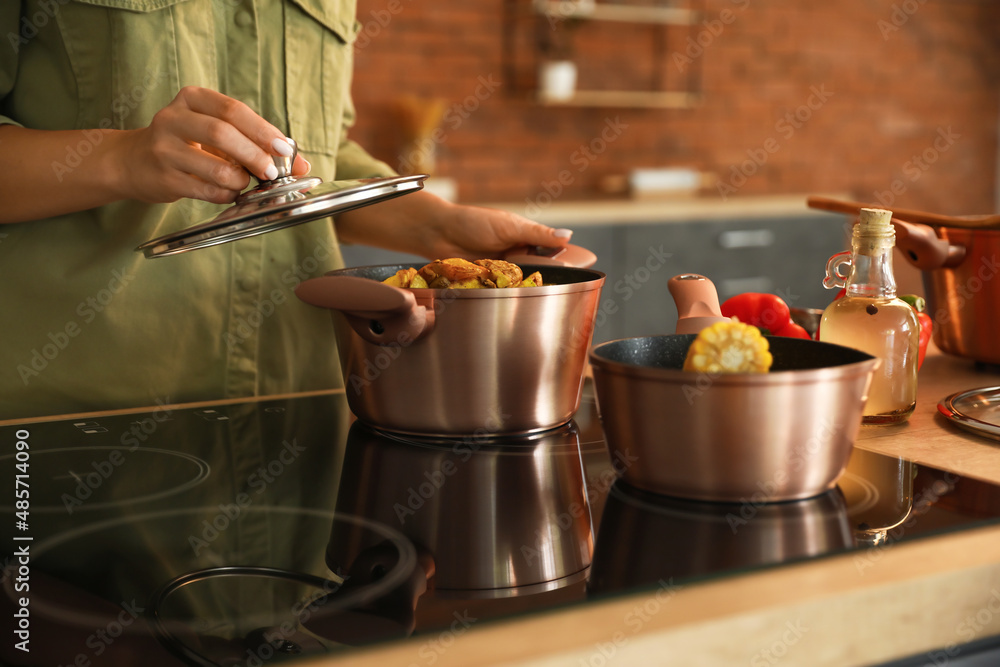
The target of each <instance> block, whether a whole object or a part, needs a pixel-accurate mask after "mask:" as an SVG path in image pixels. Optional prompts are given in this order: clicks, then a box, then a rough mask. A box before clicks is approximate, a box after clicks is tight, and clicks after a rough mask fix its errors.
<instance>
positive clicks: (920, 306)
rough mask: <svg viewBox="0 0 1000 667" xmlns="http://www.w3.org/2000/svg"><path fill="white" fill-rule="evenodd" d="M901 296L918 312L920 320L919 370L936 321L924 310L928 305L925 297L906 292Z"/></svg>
mask: <svg viewBox="0 0 1000 667" xmlns="http://www.w3.org/2000/svg"><path fill="white" fill-rule="evenodd" d="M899 298H900V299H902V300H903V301H905V302H906V303H908V304H910V307H911V308H913V310H914V311H915V312H916V313H917V321H918V322H920V347H919V353H918V354H917V370H920V367H921V366H923V365H924V356H926V354H927V344H928V343H930V341H931V333H933V327H934V321H933V320H931V316H930V315H928V314H927V313H926V312H924V310H925V309H926V306H927V302H926V301H924V297H922V296H917V295H916V294H904V295H902V296H901V297H899Z"/></svg>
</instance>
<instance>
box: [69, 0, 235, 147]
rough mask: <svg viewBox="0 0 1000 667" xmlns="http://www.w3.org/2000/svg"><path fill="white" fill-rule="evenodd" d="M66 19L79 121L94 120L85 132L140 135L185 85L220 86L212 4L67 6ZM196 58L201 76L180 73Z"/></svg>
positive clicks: (128, 1)
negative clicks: (105, 130)
mask: <svg viewBox="0 0 1000 667" xmlns="http://www.w3.org/2000/svg"><path fill="white" fill-rule="evenodd" d="M67 10H71V12H72V13H71V15H70V14H69V13H67ZM63 12H64V13H67V16H65V18H63V19H61V20H60V30H61V31H62V35H63V40H64V42H65V44H66V50H67V53H68V55H69V57H70V61H71V64H72V67H73V73H74V76H75V79H76V82H77V88H78V94H79V97H80V100H81V113H82V114H87V113H90V114H95V115H96V116H95V117H82V118H81V119H80V123H81V125H82V126H84V127H105V128H107V127H111V128H116V129H135V128H140V127H145V126H146V125H148V124H149V122H150V121H151V120H152V118H153V115H154V114H156V112H157V111H159V110H160V109H162V108H163V107H165V106H166V105H167V104H169V103H170V101H171V100H173V98H174V97H175V96H176V94H177V91H178V90H179V89H180V87H181V83H180V82H181V81H182V80H185V82H186V83H192V84H195V85H204V86H207V87H212V86H213V84H216V83H217V81H216V79H217V77H216V76H214V75H212V73H213V72H214V65H215V51H214V47H213V42H212V34H211V31H212V29H213V25H212V9H211V1H210V0H70V2H68V4H67V5H66V6H65V7H64V9H63ZM181 45H184V46H185V49H181V48H180V47H181ZM195 52H196V53H197V56H198V58H199V59H200V60H201V63H200V64H199V65H197V67H196V69H197V70H198V71H189V72H185V71H183V70H184V68H185V66H186V65H185V63H190V62H197V61H196V59H195V58H194V57H193V56H187V55H185V54H187V53H195ZM188 69H190V67H188Z"/></svg>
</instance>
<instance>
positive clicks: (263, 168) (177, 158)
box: [120, 86, 309, 204]
mask: <svg viewBox="0 0 1000 667" xmlns="http://www.w3.org/2000/svg"><path fill="white" fill-rule="evenodd" d="M123 135H124V136H123V137H122V138H121V141H120V145H121V147H122V150H123V152H124V154H123V156H122V161H121V164H122V165H123V166H124V167H126V168H125V169H124V170H123V172H122V177H121V196H122V198H123V199H138V200H141V201H145V202H150V203H163V202H172V201H176V200H178V199H181V198H184V197H190V198H194V199H204V200H205V201H210V202H214V203H217V204H224V203H230V202H232V201H233V200H234V199H236V196H237V195H238V194H239V193H240V192H241V191H242V190H244V189H245V188H246V187H247V186H248V185H249V184H250V174H251V173H252V174H253V175H255V176H256V177H257V178H259V179H261V180H272V179H274V178H275V177H276V176H277V171H276V169H275V166H274V158H273V156H283V157H288V156H290V155H291V154H292V147H291V146H290V145H289V144H288V142H287V141H286V140H285V136H284V135H283V134H282V133H281V132H280V131H279V130H278V128H276V127H274V126H273V125H271V124H270V123H269V122H267V121H266V120H264V119H263V118H261V117H260V116H258V115H257V114H256V113H254V111H253V110H251V109H250V107H248V106H247V105H246V104H244V103H242V102H240V101H238V100H234V99H232V98H231V97H227V96H225V95H223V94H222V93H218V92H216V91H214V90H209V89H207V88H195V87H190V86H189V87H186V88H182V89H181V90H180V92H179V93H177V96H176V97H175V98H174V99H173V101H172V102H170V104H168V105H167V106H166V107H164V108H163V109H161V110H160V111H158V112H157V113H156V115H155V116H153V120H152V122H150V124H149V126H148V127H145V128H142V129H140V130H131V131H127V132H125V133H123ZM308 171H309V164H308V162H306V161H305V159H303V158H301V157H297V158H296V160H295V164H294V165H293V166H292V173H293V174H295V175H301V174H304V173H306V172H308ZM248 172H249V173H248Z"/></svg>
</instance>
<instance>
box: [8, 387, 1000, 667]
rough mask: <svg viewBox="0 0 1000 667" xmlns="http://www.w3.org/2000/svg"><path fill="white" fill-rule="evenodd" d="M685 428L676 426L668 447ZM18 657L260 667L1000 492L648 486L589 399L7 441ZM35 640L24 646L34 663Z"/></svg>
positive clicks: (683, 580)
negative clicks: (492, 427)
mask: <svg viewBox="0 0 1000 667" xmlns="http://www.w3.org/2000/svg"><path fill="white" fill-rule="evenodd" d="M668 439H669V434H664V441H665V442H667V441H668ZM0 442H2V443H3V447H2V449H0V452H2V453H0V489H2V494H3V495H2V498H3V499H4V500H3V501H0V502H2V503H3V509H4V516H5V517H7V518H6V520H5V521H4V524H3V529H2V530H0V540H2V543H0V544H2V551H0V553H2V554H3V555H2V558H3V562H4V564H5V566H6V567H5V569H4V577H3V587H4V591H5V594H4V595H3V596H0V600H2V604H3V609H2V613H3V615H4V617H5V618H7V619H13V623H14V627H13V628H12V633H7V634H6V635H5V636H6V637H11V636H13V639H5V641H4V643H3V646H2V648H0V659H2V661H3V662H5V663H8V664H15V665H36V664H37V665H70V664H77V665H83V664H90V665H133V664H135V665H184V664H190V665H263V664H269V663H271V662H274V661H278V660H282V661H284V660H293V661H294V660H295V659H296V658H302V657H307V656H316V655H331V656H339V655H346V654H349V652H350V651H351V650H353V649H354V648H355V647H359V646H364V645H371V644H372V643H377V642H387V641H392V640H394V639H399V638H404V637H410V636H417V637H420V636H423V637H424V638H425V641H423V642H420V643H419V644H417V645H415V648H414V656H413V660H412V661H411V662H412V663H414V664H418V665H422V664H432V663H433V661H434V658H435V656H436V653H435V651H438V650H443V648H442V645H440V644H441V641H443V640H442V637H444V636H445V635H446V634H447V636H448V637H449V638H451V640H452V641H454V639H455V637H457V636H460V634H461V633H462V632H464V631H465V630H466V629H468V628H469V627H472V626H473V625H479V624H483V623H489V622H491V620H494V619H499V618H504V617H510V616H512V615H516V614H523V613H526V612H533V611H540V610H549V609H555V608H558V607H562V606H566V605H580V604H587V603H588V602H590V601H593V600H596V599H600V598H603V597H606V596H614V595H620V594H624V593H629V592H634V591H639V590H656V591H667V592H669V590H671V589H672V588H673V587H677V586H682V585H686V584H689V583H692V582H696V581H699V580H704V579H707V578H716V577H724V576H731V575H734V574H737V573H740V572H746V571H749V570H754V569H760V568H767V567H775V566H780V565H783V564H787V563H792V562H797V561H802V560H805V559H811V558H821V557H824V556H829V555H831V554H840V553H844V552H850V553H852V554H853V562H854V564H855V567H856V568H857V570H858V572H859V574H864V573H865V571H866V570H867V569H868V568H869V567H871V566H872V565H874V564H875V563H876V562H877V561H878V559H879V557H880V556H881V550H883V549H885V548H888V547H889V546H891V545H892V544H894V543H896V542H899V541H903V540H911V539H916V538H919V537H921V536H927V535H933V534H939V533H941V532H944V531H950V530H957V529H964V528H969V527H973V526H976V525H980V524H983V523H989V522H994V521H996V520H997V518H998V515H1000V502H998V501H1000V487H997V486H994V485H991V484H987V483H984V482H982V481H978V480H975V479H971V478H959V477H957V476H955V475H952V474H950V473H946V472H942V471H940V470H936V469H933V468H928V467H925V466H923V465H917V464H915V463H912V462H910V461H907V460H903V459H896V458H891V457H886V456H883V455H880V454H875V453H872V452H868V451H866V450H863V449H860V448H856V449H855V451H854V454H853V456H852V459H851V461H850V464H849V466H848V470H847V471H846V473H845V474H844V475H843V476H842V477H841V479H840V481H839V483H838V486H837V487H836V488H835V489H831V490H830V491H828V492H826V493H824V494H822V495H820V496H818V497H815V498H810V499H807V500H802V501H795V502H785V503H767V502H763V501H761V500H760V499H758V498H754V497H751V498H747V499H746V500H745V501H743V502H741V503H733V504H716V503H706V502H697V501H691V500H684V499H680V498H669V497H665V496H658V495H654V494H650V493H646V492H643V491H640V490H638V489H635V488H632V487H629V486H628V485H626V484H624V483H623V482H621V481H620V480H618V479H617V475H616V470H618V469H620V468H621V466H624V465H631V464H634V462H630V461H624V460H620V459H614V458H612V457H610V456H609V455H608V451H607V449H606V447H605V444H604V440H603V434H602V432H601V427H600V421H599V418H598V416H597V410H596V406H595V403H594V399H593V394H592V392H591V390H590V387H589V385H587V387H586V388H585V392H584V398H583V403H582V406H581V408H580V410H579V412H578V413H577V415H576V417H575V418H574V420H573V421H571V422H570V423H568V424H566V425H564V426H562V427H559V428H556V429H553V430H550V431H547V432H544V433H540V434H535V435H532V436H529V437H523V438H517V439H504V440H496V439H490V438H486V437H477V436H470V437H468V438H456V439H450V440H445V439H438V440H435V439H415V438H404V437H399V436H394V435H390V434H386V433H382V432H380V431H378V430H376V429H373V428H370V427H368V426H366V425H364V424H362V423H361V422H358V421H356V420H355V419H354V418H353V417H352V415H351V414H350V411H349V409H348V407H347V401H346V398H345V396H344V394H343V393H338V392H332V393H324V394H319V395H311V396H303V397H295V398H288V399H280V400H263V401H254V402H234V403H229V404H222V405H218V406H215V407H210V408H204V407H202V408H176V407H169V406H166V405H163V406H161V407H158V408H156V409H154V410H150V411H148V412H144V413H136V414H120V415H113V416H101V417H95V418H86V419H66V420H57V421H50V422H43V423H30V424H24V425H21V426H7V427H3V428H0ZM23 649H27V650H23Z"/></svg>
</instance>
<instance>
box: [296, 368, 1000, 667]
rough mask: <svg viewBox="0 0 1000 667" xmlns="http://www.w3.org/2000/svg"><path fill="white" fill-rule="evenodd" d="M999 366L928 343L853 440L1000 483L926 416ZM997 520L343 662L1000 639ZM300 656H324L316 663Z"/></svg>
mask: <svg viewBox="0 0 1000 667" xmlns="http://www.w3.org/2000/svg"><path fill="white" fill-rule="evenodd" d="M994 385H1000V370H998V369H996V368H993V369H989V370H977V369H976V368H975V366H974V364H973V363H972V362H968V361H964V360H959V359H955V358H952V357H948V356H945V355H942V354H940V353H938V352H937V351H936V350H933V349H931V350H929V351H928V357H927V359H926V361H925V364H924V367H923V368H922V369H921V372H920V386H919V389H918V403H917V409H916V412H915V413H914V414H913V415H912V416H911V418H910V420H909V422H908V423H906V424H903V425H900V426H890V427H875V426H864V427H862V430H861V433H860V435H859V438H858V441H857V446H859V447H863V448H866V449H871V450H874V451H877V452H880V453H884V454H889V455H894V456H903V457H906V458H908V459H911V460H915V461H918V462H923V463H925V464H927V465H931V466H934V467H937V468H942V469H944V470H950V471H953V472H955V473H958V474H960V475H968V476H972V477H976V478H980V479H985V480H989V481H993V482H1000V442H996V441H992V440H989V439H987V438H984V437H980V436H977V435H975V434H972V433H966V432H965V431H962V430H960V429H957V428H955V427H953V426H952V425H951V423H949V422H948V421H947V420H945V419H944V418H943V417H942V416H940V415H938V414H937V409H936V406H937V403H938V401H940V400H941V399H942V398H944V397H945V396H947V395H949V394H951V393H954V392H957V391H963V390H967V389H973V388H977V387H987V386H994ZM998 612H1000V525H998V526H991V527H986V528H979V529H974V530H968V531H962V532H956V533H951V534H947V535H943V536H937V537H931V538H924V539H919V540H913V541H910V542H902V543H896V544H892V543H890V544H887V545H883V546H879V547H872V548H870V549H867V550H862V551H854V552H851V553H849V554H845V555H841V556H835V557H828V558H821V559H816V560H813V561H810V562H805V563H801V564H795V565H786V566H780V567H776V568H772V569H768V570H764V571H760V572H757V573H751V574H745V575H739V576H726V577H720V578H718V579H715V580H712V581H708V582H704V583H697V584H691V585H687V586H683V587H677V588H670V589H661V590H657V591H649V592H644V593H640V594H635V595H628V596H622V597H619V598H614V599H610V600H606V601H603V602H592V603H588V604H586V605H577V606H570V607H567V608H564V609H561V610H558V611H548V612H540V613H537V614H531V615H527V616H524V617H520V618H514V619H511V620H506V621H497V622H491V623H489V624H483V625H482V626H481V627H475V626H473V627H471V628H469V629H468V630H467V631H466V630H465V629H464V628H462V632H461V633H459V632H455V633H448V632H445V633H443V634H442V635H441V636H440V637H439V636H437V635H434V636H432V637H430V638H428V637H426V636H424V637H414V638H412V639H410V640H405V641H400V642H396V643H393V644H391V645H388V646H385V647H381V648H375V649H371V650H365V651H359V652H355V653H352V654H351V659H350V664H352V665H357V666H366V665H372V666H378V667H384V666H385V665H430V664H435V665H439V666H442V667H447V666H450V665H461V666H470V665H501V664H519V665H532V666H535V667H547V666H550V665H553V666H554V665H572V666H574V667H576V666H580V665H584V666H598V665H614V664H621V665H698V666H699V667H702V666H705V665H727V666H728V665H736V664H749V665H751V667H753V666H756V665H761V666H763V665H775V664H778V663H779V662H780V663H781V664H784V665H809V666H811V667H812V666H815V667H819V666H823V665H830V666H836V667H844V666H845V665H865V664H873V663H879V662H884V661H888V660H893V659H898V658H902V657H905V656H909V655H913V654H918V653H922V652H931V651H937V650H942V649H945V648H946V647H949V648H948V650H949V651H950V654H949V653H948V652H944V651H942V653H940V654H935V655H929V656H927V662H928V663H929V664H934V662H933V658H937V659H938V660H939V662H938V664H942V663H941V662H940V661H942V660H946V659H948V658H949V657H954V656H955V655H956V653H955V651H957V650H958V649H957V648H954V647H955V645H956V644H962V643H965V642H968V641H970V640H972V639H974V638H981V637H987V636H993V635H997V634H1000V613H998ZM305 664H308V665H316V666H318V665H333V664H338V661H336V660H317V661H311V662H307V663H305Z"/></svg>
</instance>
